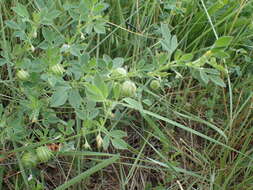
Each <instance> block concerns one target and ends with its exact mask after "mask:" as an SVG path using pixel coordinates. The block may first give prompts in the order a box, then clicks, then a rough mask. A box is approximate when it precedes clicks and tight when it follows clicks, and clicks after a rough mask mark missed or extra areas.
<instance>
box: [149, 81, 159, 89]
mask: <svg viewBox="0 0 253 190" xmlns="http://www.w3.org/2000/svg"><path fill="white" fill-rule="evenodd" d="M160 87H161V84H160V81H159V80H152V81H151V83H150V88H151V89H152V90H158V89H159V88H160Z"/></svg>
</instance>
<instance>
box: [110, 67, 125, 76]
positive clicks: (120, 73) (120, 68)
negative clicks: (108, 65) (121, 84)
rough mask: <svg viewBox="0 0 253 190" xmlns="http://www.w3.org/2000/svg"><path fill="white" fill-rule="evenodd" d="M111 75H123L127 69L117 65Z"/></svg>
mask: <svg viewBox="0 0 253 190" xmlns="http://www.w3.org/2000/svg"><path fill="white" fill-rule="evenodd" d="M112 75H113V76H118V77H125V76H127V71H126V69H124V68H122V67H119V68H117V69H115V70H113V72H112Z"/></svg>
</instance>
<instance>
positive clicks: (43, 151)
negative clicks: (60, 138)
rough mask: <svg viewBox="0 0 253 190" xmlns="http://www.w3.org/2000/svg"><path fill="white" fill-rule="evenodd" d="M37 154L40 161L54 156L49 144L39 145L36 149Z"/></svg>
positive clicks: (45, 160)
mask: <svg viewBox="0 0 253 190" xmlns="http://www.w3.org/2000/svg"><path fill="white" fill-rule="evenodd" d="M36 154H37V157H38V159H39V161H41V162H47V161H49V160H50V159H51V158H52V156H53V153H52V151H51V150H50V149H49V148H48V147H47V146H41V147H38V148H37V149H36Z"/></svg>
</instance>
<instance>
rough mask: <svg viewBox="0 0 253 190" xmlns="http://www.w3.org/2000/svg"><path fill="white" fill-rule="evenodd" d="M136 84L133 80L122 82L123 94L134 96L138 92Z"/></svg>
mask: <svg viewBox="0 0 253 190" xmlns="http://www.w3.org/2000/svg"><path fill="white" fill-rule="evenodd" d="M136 89H137V88H136V86H135V84H134V83H133V82H132V81H125V82H124V83H123V84H122V89H121V90H122V95H123V96H127V97H129V96H133V95H134V94H135V92H136Z"/></svg>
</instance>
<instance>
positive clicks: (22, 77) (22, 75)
mask: <svg viewBox="0 0 253 190" xmlns="http://www.w3.org/2000/svg"><path fill="white" fill-rule="evenodd" d="M16 75H17V77H18V78H19V79H20V80H24V81H25V80H28V78H29V77H30V74H29V73H28V72H27V71H25V70H24V69H21V70H19V71H18V72H17V74H16Z"/></svg>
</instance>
